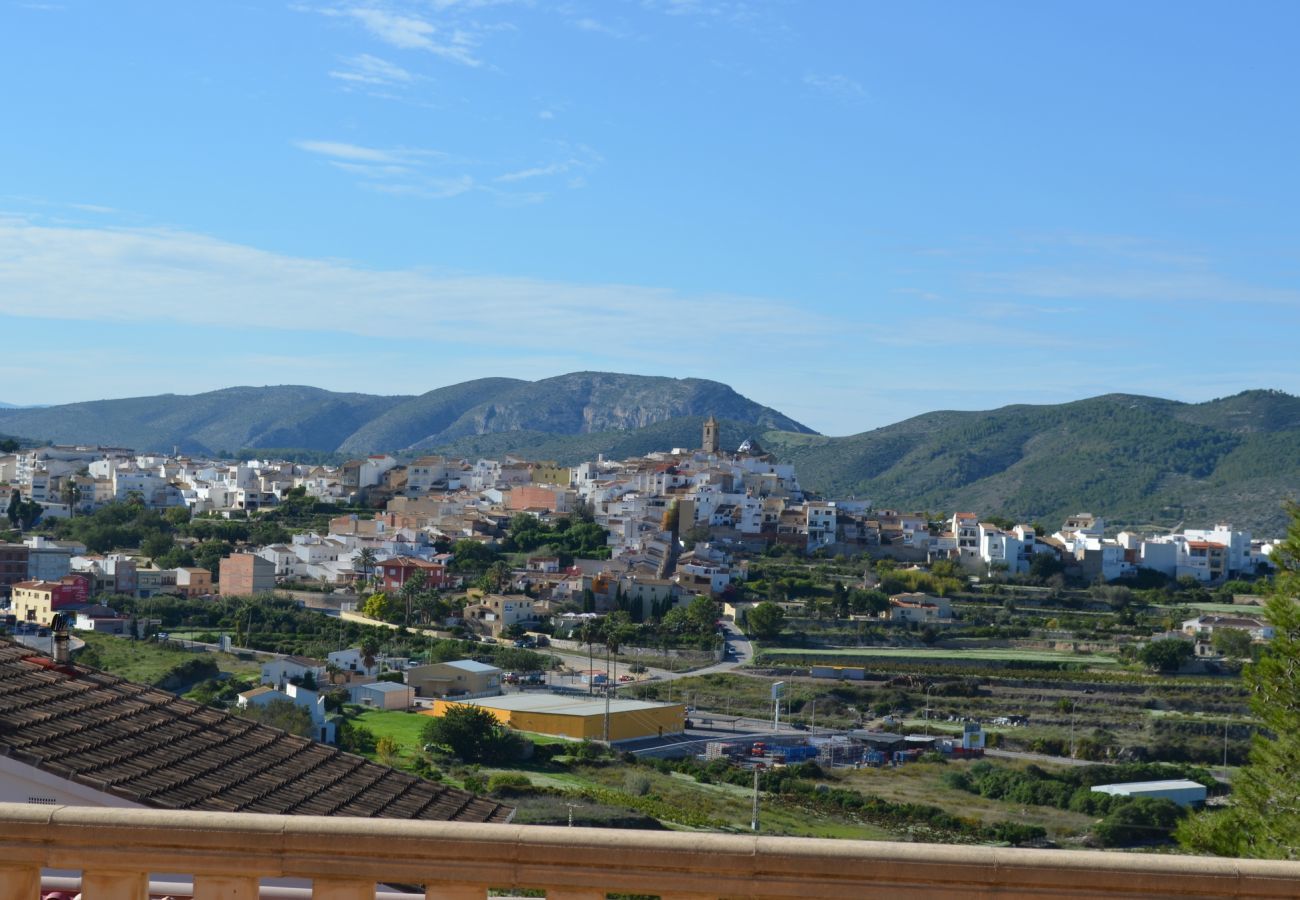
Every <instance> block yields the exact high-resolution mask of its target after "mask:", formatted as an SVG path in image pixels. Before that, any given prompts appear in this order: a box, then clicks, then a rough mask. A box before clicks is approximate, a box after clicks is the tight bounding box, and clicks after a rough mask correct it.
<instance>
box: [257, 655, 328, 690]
mask: <svg viewBox="0 0 1300 900" xmlns="http://www.w3.org/2000/svg"><path fill="white" fill-rule="evenodd" d="M308 675H310V676H311V677H312V679H313V680H315V682H316V683H317V684H321V683H322V682H323V681H324V679H325V663H323V662H321V661H320V660H319V659H309V658H307V657H305V656H282V657H279V658H278V659H273V660H271V661H270V662H266V663H263V664H262V684H269V685H272V686H274V687H279V688H281V689H284V687H285V686H286V685H288V684H289V683H290V682H291V681H293V680H294V679H298V680H301V679H303V678H305V677H307V676H308Z"/></svg>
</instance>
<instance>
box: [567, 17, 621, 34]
mask: <svg viewBox="0 0 1300 900" xmlns="http://www.w3.org/2000/svg"><path fill="white" fill-rule="evenodd" d="M573 27H574V28H576V29H578V30H579V31H587V32H590V33H592V34H603V35H605V36H607V37H612V38H625V37H628V36H629V35H628V33H627V32H626V31H624V30H622V29H620V28H615V27H614V26H612V25H607V24H606V23H604V22H601V21H600V20H598V19H593V18H591V17H590V16H582V17H580V18H577V19H574V20H573Z"/></svg>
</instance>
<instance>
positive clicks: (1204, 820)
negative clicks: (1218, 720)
mask: <svg viewBox="0 0 1300 900" xmlns="http://www.w3.org/2000/svg"><path fill="white" fill-rule="evenodd" d="M1289 512H1290V514H1291V525H1290V528H1289V529H1288V531H1287V536H1286V540H1284V541H1283V542H1282V543H1281V544H1280V545H1279V546H1278V547H1277V548H1276V549H1275V550H1274V551H1273V563H1274V564H1275V565H1276V566H1277V570H1278V574H1277V578H1276V580H1275V581H1274V584H1273V591H1272V593H1271V594H1270V595H1269V599H1268V604H1267V606H1266V613H1267V617H1268V621H1269V624H1271V625H1272V626H1273V629H1274V634H1273V639H1272V641H1270V642H1269V644H1268V646H1267V647H1265V648H1264V651H1263V653H1262V654H1261V656H1260V658H1259V661H1258V662H1255V663H1252V664H1251V665H1249V666H1247V667H1246V670H1245V681H1246V685H1247V687H1248V688H1249V689H1250V708H1251V711H1252V712H1254V714H1255V716H1256V717H1257V718H1258V719H1259V721H1260V725H1261V727H1260V728H1259V729H1257V730H1256V732H1255V738H1254V741H1253V743H1252V744H1251V748H1250V761H1249V762H1248V763H1247V764H1246V765H1245V766H1243V767H1242V769H1241V770H1240V771H1239V772H1238V773H1237V775H1236V776H1235V777H1234V778H1233V780H1232V794H1233V799H1234V801H1235V802H1234V804H1233V806H1232V807H1230V808H1229V809H1227V810H1224V811H1215V812H1203V813H1201V814H1199V815H1197V816H1195V817H1193V818H1191V819H1189V820H1187V821H1185V822H1184V823H1183V824H1182V825H1181V826H1180V827H1179V829H1178V832H1177V836H1178V840H1179V842H1180V843H1181V844H1183V846H1184V847H1187V848H1188V849H1191V850H1195V851H1197V852H1201V853H1216V854H1220V855H1224V856H1250V857H1256V858H1263V859H1290V860H1294V859H1297V858H1300V602H1297V601H1300V505H1296V504H1291V505H1290V507H1289Z"/></svg>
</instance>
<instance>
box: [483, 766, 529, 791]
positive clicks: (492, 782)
mask: <svg viewBox="0 0 1300 900" xmlns="http://www.w3.org/2000/svg"><path fill="white" fill-rule="evenodd" d="M487 789H488V793H490V794H498V795H501V796H509V795H515V794H529V793H532V791H533V783H532V781H530V780H529V778H528V776H527V775H524V774H523V773H521V772H497V773H495V774H494V775H492V776H491V777H490V778H488V780H487Z"/></svg>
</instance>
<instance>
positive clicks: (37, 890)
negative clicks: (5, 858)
mask: <svg viewBox="0 0 1300 900" xmlns="http://www.w3.org/2000/svg"><path fill="white" fill-rule="evenodd" d="M40 895H41V869H40V867H39V866H14V865H3V866H0V897H22V898H24V900H28V898H31V900H35V898H36V897H39V896H40Z"/></svg>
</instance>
